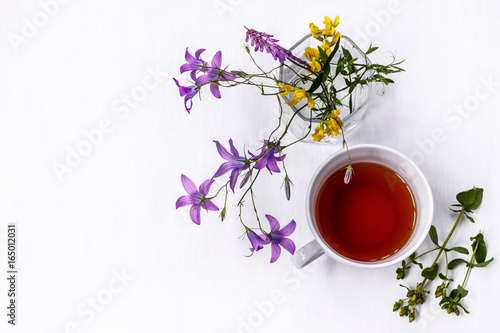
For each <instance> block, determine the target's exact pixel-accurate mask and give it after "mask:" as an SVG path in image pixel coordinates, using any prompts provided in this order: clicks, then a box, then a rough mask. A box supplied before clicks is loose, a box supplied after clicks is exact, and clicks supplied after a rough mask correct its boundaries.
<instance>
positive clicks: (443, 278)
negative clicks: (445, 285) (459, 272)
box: [438, 273, 453, 281]
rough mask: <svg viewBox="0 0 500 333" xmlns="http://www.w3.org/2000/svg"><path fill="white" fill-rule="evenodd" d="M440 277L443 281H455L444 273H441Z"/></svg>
mask: <svg viewBox="0 0 500 333" xmlns="http://www.w3.org/2000/svg"><path fill="white" fill-rule="evenodd" d="M438 276H439V278H440V279H441V280H443V281H453V280H452V279H448V278H447V277H446V276H445V275H444V274H443V273H439V274H438Z"/></svg>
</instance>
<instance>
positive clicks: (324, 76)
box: [322, 65, 331, 82]
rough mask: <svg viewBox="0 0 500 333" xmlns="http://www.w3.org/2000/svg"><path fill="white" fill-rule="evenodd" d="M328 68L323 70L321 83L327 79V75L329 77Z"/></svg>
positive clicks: (328, 66)
mask: <svg viewBox="0 0 500 333" xmlns="http://www.w3.org/2000/svg"><path fill="white" fill-rule="evenodd" d="M330 68H331V66H330V65H326V66H325V68H324V72H323V79H322V82H325V81H326V80H327V79H328V75H330Z"/></svg>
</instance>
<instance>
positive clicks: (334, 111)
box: [328, 110, 340, 119]
mask: <svg viewBox="0 0 500 333" xmlns="http://www.w3.org/2000/svg"><path fill="white" fill-rule="evenodd" d="M339 114H340V110H333V111H332V113H330V115H329V116H328V117H329V118H330V119H333V118H337V117H338V116H339Z"/></svg>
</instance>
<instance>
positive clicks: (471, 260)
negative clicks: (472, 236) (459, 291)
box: [462, 241, 479, 288]
mask: <svg viewBox="0 0 500 333" xmlns="http://www.w3.org/2000/svg"><path fill="white" fill-rule="evenodd" d="M478 247H479V242H477V241H476V247H475V248H474V252H473V253H472V256H471V257H470V260H469V264H468V265H467V272H465V277H464V281H463V282H462V288H465V281H467V276H468V275H469V272H470V270H471V268H472V262H473V261H474V256H475V255H476V251H477V248H478Z"/></svg>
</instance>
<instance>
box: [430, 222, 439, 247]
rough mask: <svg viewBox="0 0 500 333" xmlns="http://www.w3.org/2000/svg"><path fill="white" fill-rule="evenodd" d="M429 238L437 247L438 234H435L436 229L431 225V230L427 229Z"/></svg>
mask: <svg viewBox="0 0 500 333" xmlns="http://www.w3.org/2000/svg"><path fill="white" fill-rule="evenodd" d="M429 237H430V238H431V241H432V242H433V243H434V244H436V245H437V246H439V244H438V234H437V231H436V227H435V226H433V225H431V228H430V229H429Z"/></svg>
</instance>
